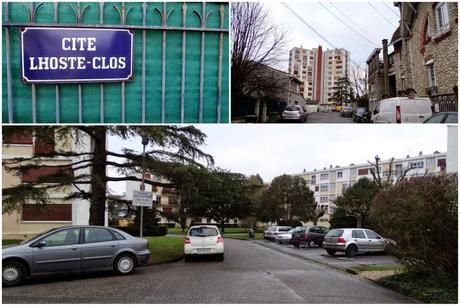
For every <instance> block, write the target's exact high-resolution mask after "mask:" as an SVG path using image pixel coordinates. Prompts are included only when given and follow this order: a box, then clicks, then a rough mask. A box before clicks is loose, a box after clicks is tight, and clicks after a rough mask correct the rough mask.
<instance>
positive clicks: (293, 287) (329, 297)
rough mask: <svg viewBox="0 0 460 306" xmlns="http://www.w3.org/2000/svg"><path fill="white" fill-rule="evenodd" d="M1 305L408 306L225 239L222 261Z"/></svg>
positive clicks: (332, 273)
mask: <svg viewBox="0 0 460 306" xmlns="http://www.w3.org/2000/svg"><path fill="white" fill-rule="evenodd" d="M2 295H3V303H34V304H35V303H303V304H306V303H413V302H414V300H412V299H409V298H407V297H404V296H402V295H400V294H398V293H396V292H394V291H391V290H388V289H385V288H382V287H379V286H377V285H374V284H373V283H370V282H365V281H362V280H360V279H358V278H356V277H354V276H351V275H348V274H346V273H342V272H338V271H337V270H334V269H331V268H329V267H326V266H323V265H319V264H316V263H313V262H310V261H307V260H304V259H300V258H297V257H294V256H291V255H287V254H284V253H280V252H279V251H276V250H272V249H270V248H267V247H264V246H262V245H259V244H257V243H254V242H252V241H242V240H234V239H225V261H224V262H218V261H213V260H209V259H207V260H198V261H193V262H190V263H185V262H183V261H180V262H176V263H171V264H164V265H159V266H150V267H143V268H139V269H138V270H136V272H135V273H134V274H133V275H130V276H124V277H122V276H113V274H112V273H98V274H91V275H85V276H70V277H58V278H46V279H40V280H33V281H31V282H28V283H27V284H26V285H24V286H20V287H14V288H3V290H2Z"/></svg>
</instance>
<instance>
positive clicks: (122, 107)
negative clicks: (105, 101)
mask: <svg viewBox="0 0 460 306" xmlns="http://www.w3.org/2000/svg"><path fill="white" fill-rule="evenodd" d="M125 14H126V6H125V3H124V2H122V3H121V24H125V17H126V15H125ZM125 120H126V109H125V82H121V123H125Z"/></svg>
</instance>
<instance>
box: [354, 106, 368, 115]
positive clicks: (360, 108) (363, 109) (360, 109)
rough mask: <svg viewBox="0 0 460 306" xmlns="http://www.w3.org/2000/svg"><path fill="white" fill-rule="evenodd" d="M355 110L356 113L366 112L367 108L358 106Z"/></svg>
mask: <svg viewBox="0 0 460 306" xmlns="http://www.w3.org/2000/svg"><path fill="white" fill-rule="evenodd" d="M356 112H357V113H358V114H363V113H367V108H364V107H358V109H357V110H356Z"/></svg>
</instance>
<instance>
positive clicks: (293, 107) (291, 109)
mask: <svg viewBox="0 0 460 306" xmlns="http://www.w3.org/2000/svg"><path fill="white" fill-rule="evenodd" d="M285 110H287V111H290V112H292V111H298V110H300V107H298V106H293V105H291V106H286V108H285Z"/></svg>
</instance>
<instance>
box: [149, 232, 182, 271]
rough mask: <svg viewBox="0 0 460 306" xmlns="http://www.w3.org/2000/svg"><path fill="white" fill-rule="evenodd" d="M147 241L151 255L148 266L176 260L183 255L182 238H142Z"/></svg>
mask: <svg viewBox="0 0 460 306" xmlns="http://www.w3.org/2000/svg"><path fill="white" fill-rule="evenodd" d="M144 238H145V239H147V240H148V241H149V250H150V252H151V253H152V254H151V255H150V259H149V265H156V264H160V263H165V262H170V261H174V260H177V259H179V258H181V257H182V255H183V254H184V238H182V237H144Z"/></svg>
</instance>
